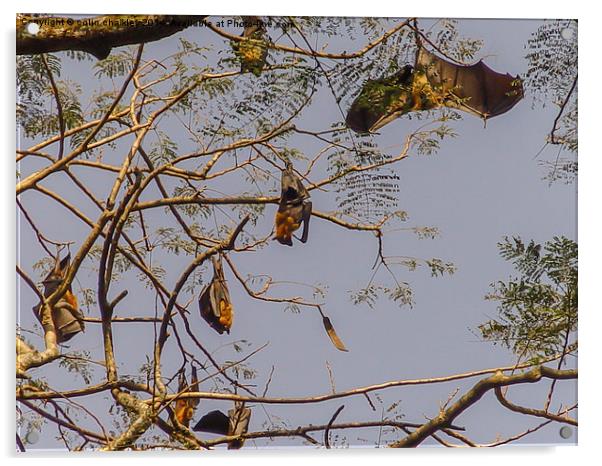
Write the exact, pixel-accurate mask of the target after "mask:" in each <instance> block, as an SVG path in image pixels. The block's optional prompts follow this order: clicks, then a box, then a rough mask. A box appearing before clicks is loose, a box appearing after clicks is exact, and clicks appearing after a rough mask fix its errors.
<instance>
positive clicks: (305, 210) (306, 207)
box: [300, 200, 312, 243]
mask: <svg viewBox="0 0 602 466" xmlns="http://www.w3.org/2000/svg"><path fill="white" fill-rule="evenodd" d="M302 206H303V207H302V211H301V215H302V217H301V221H302V222H303V234H302V235H301V240H300V241H301V242H302V243H306V242H307V237H308V236H309V220H310V219H311V209H312V203H311V201H309V200H305V201H303V204H302Z"/></svg>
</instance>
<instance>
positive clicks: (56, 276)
mask: <svg viewBox="0 0 602 466" xmlns="http://www.w3.org/2000/svg"><path fill="white" fill-rule="evenodd" d="M70 262H71V254H67V255H66V256H65V257H64V258H63V260H61V259H60V257H59V255H57V256H56V258H55V264H54V267H53V269H52V270H51V271H50V273H49V274H48V275H47V276H46V278H45V279H44V280H43V281H42V284H43V285H44V297H45V298H48V297H49V296H50V295H51V294H52V293H54V292H55V291H56V289H57V288H58V287H59V286H61V285H62V283H63V280H64V279H65V275H66V273H67V269H68V268H69V263H70ZM42 304H43V303H42V302H40V303H38V304H37V305H35V306H34V307H33V313H34V315H35V316H36V318H37V319H38V320H39V321H40V323H42ZM51 315H52V321H53V323H54V329H55V332H56V340H57V343H64V342H66V341H69V340H70V339H71V338H73V337H74V336H75V335H77V334H78V333H80V332H83V331H84V329H85V325H84V320H83V319H84V315H83V313H82V312H81V310H80V309H79V305H78V303H77V298H76V297H75V295H74V294H73V291H72V289H71V285H69V287H68V288H67V291H65V294H64V295H63V296H62V298H61V299H59V301H58V302H57V303H56V304H55V305H54V306H53V307H52V311H51Z"/></svg>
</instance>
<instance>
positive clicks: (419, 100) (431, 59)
mask: <svg viewBox="0 0 602 466" xmlns="http://www.w3.org/2000/svg"><path fill="white" fill-rule="evenodd" d="M522 98H523V87H522V80H521V79H520V78H519V77H518V76H516V77H513V76H511V75H509V74H502V73H498V72H496V71H493V70H492V69H491V68H489V67H488V66H487V65H486V64H485V63H483V61H482V60H480V61H479V62H478V63H475V64H474V65H457V64H455V63H451V62H449V61H447V60H444V59H443V58H440V57H438V56H436V55H435V54H433V53H431V52H429V51H427V50H426V49H425V48H424V47H422V46H420V47H418V50H417V52H416V60H415V63H414V66H411V65H406V66H405V67H404V68H403V69H402V70H401V71H400V72H398V73H396V74H394V75H392V76H389V77H385V78H381V79H375V80H368V81H367V82H366V84H364V86H363V88H362V90H361V92H360V94H359V96H358V97H357V98H356V99H355V100H354V102H353V103H352V104H351V108H350V109H349V112H348V113H347V118H346V123H347V126H349V128H351V129H352V130H353V131H356V132H358V133H367V132H374V131H376V130H377V129H379V128H382V127H383V126H384V125H386V124H387V123H390V122H391V121H393V120H394V119H396V118H398V117H400V116H401V115H404V114H406V113H410V112H415V111H421V110H430V109H434V108H439V107H450V108H455V109H458V110H462V111H465V112H468V113H471V114H473V115H476V116H478V117H480V118H482V119H483V120H487V119H488V118H492V117H495V116H498V115H502V114H503V113H506V112H507V111H508V110H510V109H511V108H512V107H514V106H515V105H516V104H517V103H518V102H519V101H520V100H521V99H522Z"/></svg>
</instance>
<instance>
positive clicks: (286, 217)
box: [274, 162, 312, 246]
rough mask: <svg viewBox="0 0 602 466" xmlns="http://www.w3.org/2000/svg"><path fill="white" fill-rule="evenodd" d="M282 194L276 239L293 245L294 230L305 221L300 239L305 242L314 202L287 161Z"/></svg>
mask: <svg viewBox="0 0 602 466" xmlns="http://www.w3.org/2000/svg"><path fill="white" fill-rule="evenodd" d="M280 184H281V194H280V203H279V205H278V211H277V212H276V219H275V228H276V234H275V238H274V239H275V240H277V241H278V242H279V243H280V244H286V245H287V246H292V245H293V232H295V231H296V230H298V229H299V228H300V227H301V224H302V223H303V234H302V235H301V238H300V241H301V242H302V243H305V242H306V241H307V237H308V235H309V219H310V217H311V209H312V203H311V201H310V200H309V193H308V192H307V189H305V186H303V183H301V180H300V179H299V177H298V176H297V175H295V172H294V171H293V165H292V163H290V162H287V163H286V169H285V170H283V171H282V179H281V183H280Z"/></svg>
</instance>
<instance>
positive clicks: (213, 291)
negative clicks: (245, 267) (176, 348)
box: [199, 256, 234, 334]
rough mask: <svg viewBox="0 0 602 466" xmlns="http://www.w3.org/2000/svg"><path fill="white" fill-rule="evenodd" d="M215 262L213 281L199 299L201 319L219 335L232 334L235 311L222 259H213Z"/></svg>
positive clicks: (213, 257)
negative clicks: (231, 328)
mask: <svg viewBox="0 0 602 466" xmlns="http://www.w3.org/2000/svg"><path fill="white" fill-rule="evenodd" d="M211 260H212V262H213V279H212V280H211V282H210V283H209V284H208V285H207V286H206V287H205V288H204V289H203V291H202V292H201V296H200V298H199V309H200V311H201V317H202V318H203V319H205V320H206V321H207V323H208V324H209V325H211V327H212V328H213V329H215V330H216V331H217V332H218V333H220V334H222V333H224V332H226V333H230V327H232V319H233V317H234V310H233V308H232V301H231V300H230V293H229V292H228V286H227V285H226V279H225V277H224V270H223V268H222V260H221V257H219V256H218V258H217V259H216V258H215V256H212V257H211Z"/></svg>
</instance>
